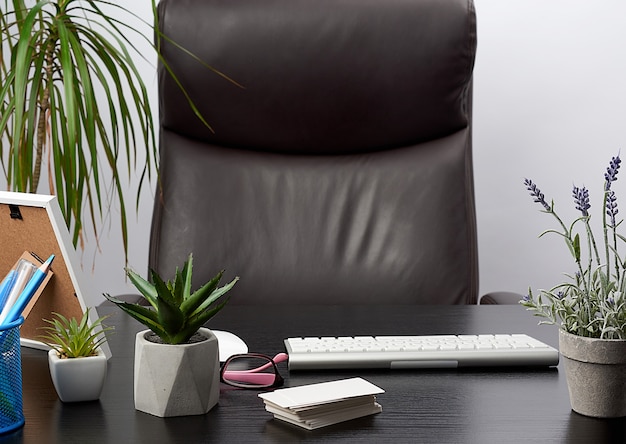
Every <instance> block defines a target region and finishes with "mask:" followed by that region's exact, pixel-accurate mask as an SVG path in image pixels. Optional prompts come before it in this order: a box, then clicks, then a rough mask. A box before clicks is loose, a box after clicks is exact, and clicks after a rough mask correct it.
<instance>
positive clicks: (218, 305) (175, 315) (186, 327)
mask: <svg viewBox="0 0 626 444" xmlns="http://www.w3.org/2000/svg"><path fill="white" fill-rule="evenodd" d="M192 272H193V255H192V254H190V255H189V258H188V259H187V261H186V262H185V263H184V265H183V269H182V271H181V270H180V269H179V268H177V269H176V274H175V277H174V281H173V282H172V281H167V282H165V281H164V280H163V279H162V278H161V276H159V275H158V274H157V273H156V272H155V271H154V270H152V269H151V270H150V276H151V279H152V283H151V282H148V281H147V280H146V279H144V278H142V277H141V276H140V275H139V274H137V273H136V272H135V271H133V270H132V269H130V268H126V275H127V276H128V278H129V279H130V281H131V282H132V283H133V285H135V287H136V288H137V290H139V292H140V293H141V296H142V297H143V298H144V299H145V300H146V301H147V302H148V303H149V305H142V304H138V303H130V302H126V301H123V300H121V299H119V298H116V297H114V296H111V295H109V294H106V293H105V294H104V297H105V298H107V299H108V300H109V301H111V302H113V303H114V304H116V305H117V306H118V307H119V308H121V309H122V310H123V311H124V312H126V313H127V314H129V315H130V316H131V317H133V318H134V319H136V320H137V321H139V322H141V323H142V324H144V325H145V326H146V327H148V328H149V329H150V330H152V331H153V332H154V333H155V334H157V335H158V336H159V337H160V338H161V339H162V340H163V342H165V343H167V344H181V343H185V342H187V341H188V340H189V338H191V336H193V335H194V334H195V333H196V332H197V331H198V330H199V329H200V327H202V326H203V325H204V324H205V323H206V322H207V321H208V320H209V319H211V318H212V317H213V316H215V315H216V314H217V313H218V312H219V311H220V310H221V309H222V308H224V306H225V305H226V303H227V302H228V300H229V299H230V295H227V293H228V291H229V290H230V289H231V288H233V286H234V285H235V283H236V282H237V281H238V280H239V278H238V277H235V278H234V279H233V280H232V281H231V282H230V283H228V284H226V285H224V286H223V287H218V285H219V282H220V280H221V278H222V276H223V274H224V271H223V270H222V271H220V272H219V273H218V274H217V275H216V276H215V277H214V278H213V279H211V280H210V281H209V282H207V283H206V284H204V285H203V286H201V287H200V288H199V289H197V290H196V291H193V292H192V291H191V279H192ZM222 296H225V297H224V299H221V298H222ZM220 299H221V300H220Z"/></svg>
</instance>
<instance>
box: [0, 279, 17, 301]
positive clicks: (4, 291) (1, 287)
mask: <svg viewBox="0 0 626 444" xmlns="http://www.w3.org/2000/svg"><path fill="white" fill-rule="evenodd" d="M14 280H15V270H11V271H9V274H7V275H6V277H5V278H4V280H3V281H2V284H0V310H2V309H3V308H4V304H6V302H7V298H8V297H9V293H10V292H11V288H13V281H14Z"/></svg>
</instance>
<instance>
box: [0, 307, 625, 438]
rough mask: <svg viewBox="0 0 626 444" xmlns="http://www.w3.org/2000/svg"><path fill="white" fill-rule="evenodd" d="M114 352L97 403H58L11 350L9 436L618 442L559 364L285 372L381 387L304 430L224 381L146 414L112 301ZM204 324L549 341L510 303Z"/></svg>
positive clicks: (614, 429)
mask: <svg viewBox="0 0 626 444" xmlns="http://www.w3.org/2000/svg"><path fill="white" fill-rule="evenodd" d="M99 311H100V312H101V314H102V313H112V314H113V316H112V317H111V318H110V319H109V321H110V322H109V323H110V324H113V325H115V327H116V332H115V334H114V335H112V336H111V339H110V345H111V349H112V351H113V357H112V358H111V360H110V361H109V373H108V376H107V382H106V386H105V388H104V392H103V394H102V397H101V399H100V401H96V402H90V403H83V404H63V403H62V402H61V401H59V400H58V398H57V396H56V393H55V392H54V388H53V387H52V383H51V381H50V376H49V372H48V368H47V358H46V355H45V352H42V351H39V350H32V349H26V348H22V353H23V359H22V361H23V369H24V414H25V417H26V425H25V426H24V428H23V429H22V430H20V431H18V432H15V433H13V434H12V435H9V436H6V437H4V440H6V441H8V442H24V443H35V444H42V443H63V444H66V443H81V444H85V443H87V444H97V443H114V444H121V443H184V444H192V443H204V442H219V443H231V442H233V443H247V442H254V443H283V442H299V441H306V442H336V441H344V442H359V443H361V442H375V443H384V442H393V443H408V442H411V443H413V442H415V443H515V442H541V443H550V442H554V443H566V442H580V443H605V442H606V443H624V442H626V421H625V420H598V419H591V418H586V417H583V416H580V415H578V414H576V413H573V412H572V411H571V409H570V405H569V399H568V394H567V386H566V383H565V375H564V373H563V369H562V368H561V367H559V368H558V369H551V370H547V369H546V370H533V371H529V370H506V371H502V370H493V369H491V370H428V371H424V370H420V371H417V370H412V371H343V372H327V373H324V372H315V373H313V372H310V373H301V372H292V373H291V374H289V373H288V372H287V371H286V369H285V368H284V367H282V368H281V370H282V372H283V375H284V376H285V377H286V385H287V386H295V385H301V384H308V383H314V382H322V381H327V380H333V379H340V378H347V377H352V376H362V377H364V378H365V379H368V380H369V381H371V382H372V383H374V384H376V385H378V386H380V387H382V388H384V389H385V390H386V393H385V394H384V395H381V396H379V398H378V399H379V402H380V403H381V404H382V406H383V412H382V413H381V414H379V415H375V416H372V417H367V418H361V419H357V420H354V421H350V422H346V423H342V424H338V425H335V426H331V427H328V428H324V429H319V430H316V431H312V432H310V431H306V430H303V429H299V428H296V427H294V426H290V425H287V424H284V423H281V422H278V421H275V420H273V419H271V415H270V414H269V413H267V412H265V410H264V408H263V403H262V402H261V400H260V399H259V398H258V397H257V392H255V391H249V390H237V389H231V388H230V387H227V386H223V387H222V391H221V397H220V403H219V405H218V406H217V407H215V408H214V409H213V410H212V411H210V412H209V413H208V414H207V415H204V416H194V417H182V418H166V419H162V418H157V417H153V416H150V415H148V414H145V413H141V412H138V411H136V410H135V409H134V407H133V387H132V386H133V347H134V333H135V332H137V331H139V330H142V329H143V327H142V326H141V325H140V324H138V323H137V322H135V321H134V320H132V319H130V318H129V317H128V316H127V315H125V314H123V313H122V312H121V311H120V310H119V309H117V308H116V307H104V308H100V309H99ZM209 327H212V328H215V329H222V330H229V331H232V332H234V333H236V334H238V335H239V336H241V337H242V338H243V339H244V340H245V341H246V342H247V343H248V345H249V347H250V350H251V351H256V352H263V353H268V354H272V353H276V352H279V351H283V346H282V339H283V338H284V337H288V336H295V335H302V336H310V335H350V334H356V335H368V334H400V335H402V334H444V333H468V334H477V333H517V332H519V333H528V334H531V335H533V336H535V337H537V338H538V339H540V340H543V341H544V342H547V343H549V344H551V345H553V346H556V345H557V344H558V342H557V331H556V329H555V328H553V327H546V326H537V325H536V319H535V318H533V317H532V316H530V315H529V314H528V313H526V312H525V311H524V309H523V308H522V307H519V306H482V307H479V306H454V307H450V306H441V307H422V306H403V307H398V306H395V307H393V306H392V307H377V308H374V307H359V308H341V307H291V308H288V307H282V308H280V307H278V308H277V307H252V308H250V307H248V308H246V307H238V306H234V305H231V306H228V307H227V308H226V309H225V310H223V311H222V312H221V313H220V314H219V315H218V316H217V317H216V318H214V319H213V320H212V321H211V323H210V325H209Z"/></svg>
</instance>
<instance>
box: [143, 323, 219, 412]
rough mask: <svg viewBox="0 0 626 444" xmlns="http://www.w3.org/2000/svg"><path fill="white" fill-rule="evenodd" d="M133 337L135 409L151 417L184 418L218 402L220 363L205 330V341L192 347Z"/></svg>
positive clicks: (215, 347) (147, 331) (213, 343)
mask: <svg viewBox="0 0 626 444" xmlns="http://www.w3.org/2000/svg"><path fill="white" fill-rule="evenodd" d="M151 333H152V332H151V331H150V330H144V331H141V332H139V333H137V336H136V338H135V379H134V384H135V408H136V409H137V410H139V411H142V412H145V413H149V414H151V415H155V416H159V417H166V416H186V415H202V414H205V413H207V412H208V411H209V410H211V408H213V406H215V404H217V402H218V400H219V394H220V387H219V383H220V379H219V377H220V363H219V354H218V353H219V349H218V346H217V338H216V337H215V335H214V334H213V333H212V332H211V330H209V329H207V328H201V329H200V330H199V333H200V334H201V335H203V336H205V337H206V338H207V339H206V340H204V341H200V342H195V343H191V344H179V345H170V344H158V343H154V342H150V341H148V340H147V339H146V336H147V335H148V334H151Z"/></svg>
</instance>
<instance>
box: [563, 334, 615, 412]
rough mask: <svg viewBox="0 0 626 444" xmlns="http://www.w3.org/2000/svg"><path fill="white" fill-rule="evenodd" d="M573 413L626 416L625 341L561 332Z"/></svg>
mask: <svg viewBox="0 0 626 444" xmlns="http://www.w3.org/2000/svg"><path fill="white" fill-rule="evenodd" d="M559 351H560V352H561V355H562V356H563V363H564V365H565V373H566V377H567V386H568V389H569V396H570V403H571V405H572V410H574V411H575V412H577V413H580V414H582V415H585V416H593V417H597V418H617V417H622V416H626V340H620V339H594V338H585V337H582V336H576V335H572V334H570V333H567V332H565V331H563V330H561V329H559Z"/></svg>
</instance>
